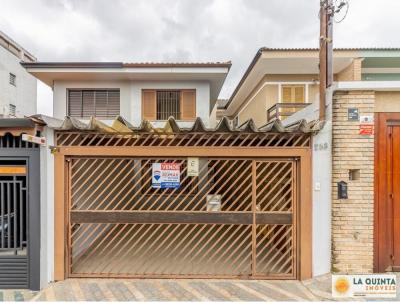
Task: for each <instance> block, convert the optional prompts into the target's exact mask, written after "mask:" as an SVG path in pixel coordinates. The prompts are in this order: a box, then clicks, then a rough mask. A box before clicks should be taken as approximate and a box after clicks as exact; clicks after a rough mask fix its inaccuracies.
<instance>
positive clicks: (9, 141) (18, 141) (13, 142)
mask: <svg viewBox="0 0 400 302" xmlns="http://www.w3.org/2000/svg"><path fill="white" fill-rule="evenodd" d="M37 135H39V136H40V134H37ZM0 148H20V149H37V148H39V145H37V144H32V143H29V142H25V141H23V140H22V137H21V136H13V135H11V134H9V133H7V134H6V135H4V136H0Z"/></svg>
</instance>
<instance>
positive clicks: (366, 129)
mask: <svg viewBox="0 0 400 302" xmlns="http://www.w3.org/2000/svg"><path fill="white" fill-rule="evenodd" d="M373 134H374V124H369V125H368V124H360V135H373Z"/></svg>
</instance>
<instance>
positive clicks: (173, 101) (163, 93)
mask: <svg viewBox="0 0 400 302" xmlns="http://www.w3.org/2000/svg"><path fill="white" fill-rule="evenodd" d="M180 101H181V91H179V90H160V91H157V120H167V119H168V118H169V117H171V116H173V117H174V118H175V119H177V120H179V119H181V108H180V107H181V106H180Z"/></svg>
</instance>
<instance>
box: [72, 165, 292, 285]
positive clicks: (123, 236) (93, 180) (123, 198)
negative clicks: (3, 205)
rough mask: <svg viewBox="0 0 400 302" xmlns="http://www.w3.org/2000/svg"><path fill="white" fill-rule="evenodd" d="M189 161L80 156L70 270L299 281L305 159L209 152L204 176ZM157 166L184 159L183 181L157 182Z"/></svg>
mask: <svg viewBox="0 0 400 302" xmlns="http://www.w3.org/2000/svg"><path fill="white" fill-rule="evenodd" d="M186 162H187V160H186V159H185V158H172V159H171V158H164V159H162V158H157V159H155V158H113V159H105V158H72V159H71V160H70V170H71V190H70V198H71V203H70V224H69V238H70V244H71V246H70V256H69V260H70V266H69V267H70V274H71V276H82V275H89V276H102V275H109V276H112V275H117V276H130V275H136V276H142V275H154V276H160V275H173V276H181V275H185V276H187V275H196V276H197V275H198V276H208V275H213V276H249V275H279V276H282V277H292V278H293V277H294V276H295V275H296V265H295V264H296V246H295V244H294V243H295V241H296V215H294V213H296V184H295V175H296V161H294V160H273V159H271V160H254V159H218V158H201V159H200V171H199V176H196V177H194V176H188V175H187V173H186V171H187V166H186ZM153 163H176V164H179V166H180V169H181V174H182V175H181V186H180V188H179V189H159V188H156V189H155V188H152V164H153ZM216 200H217V201H216ZM218 200H220V202H218ZM213 203H214V204H213Z"/></svg>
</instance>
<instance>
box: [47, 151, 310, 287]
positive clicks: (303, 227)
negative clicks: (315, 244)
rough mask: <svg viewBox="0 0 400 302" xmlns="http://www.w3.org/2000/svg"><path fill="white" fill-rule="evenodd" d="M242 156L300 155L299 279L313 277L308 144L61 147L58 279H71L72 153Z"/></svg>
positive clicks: (57, 210)
mask: <svg viewBox="0 0 400 302" xmlns="http://www.w3.org/2000/svg"><path fill="white" fill-rule="evenodd" d="M110 154H112V156H113V157H118V156H129V157H141V156H145V157H149V156H150V157H151V156H154V157H160V156H161V157H168V156H172V157H187V156H197V157H210V155H211V156H212V157H223V158H229V157H238V158H249V157H251V158H259V159H260V160H262V159H263V158H264V159H266V158H268V157H274V158H287V157H293V158H298V169H299V170H298V171H299V172H298V173H299V178H298V182H297V186H298V188H299V198H298V200H297V205H298V213H299V214H298V215H299V220H298V221H299V223H298V228H297V232H298V236H299V238H298V240H299V241H298V242H299V246H298V253H299V254H298V255H299V258H298V265H299V266H298V268H299V270H298V275H297V276H298V279H300V280H305V279H309V278H311V277H312V196H311V150H310V148H308V147H294V148H276V147H275V148H274V147H271V148H254V147H241V148H236V149H235V148H228V147H226V148H225V147H219V148H212V147H172V146H171V147H152V146H149V147H108V146H95V147H92V146H89V147H80V146H79V147H78V146H77V147H75V146H73V147H63V146H60V147H57V152H56V153H55V154H54V156H55V158H54V163H55V164H54V169H55V190H54V192H55V200H54V201H55V204H54V211H55V213H54V218H55V230H54V278H55V280H56V281H61V280H64V279H65V278H68V269H67V265H66V264H67V261H66V258H67V257H68V254H67V252H66V249H67V245H66V242H67V240H68V236H67V235H68V234H67V227H68V214H69V213H68V179H69V176H68V170H69V169H68V161H67V160H68V158H69V157H71V156H82V157H85V156H89V157H91V156H101V157H107V156H110Z"/></svg>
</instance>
